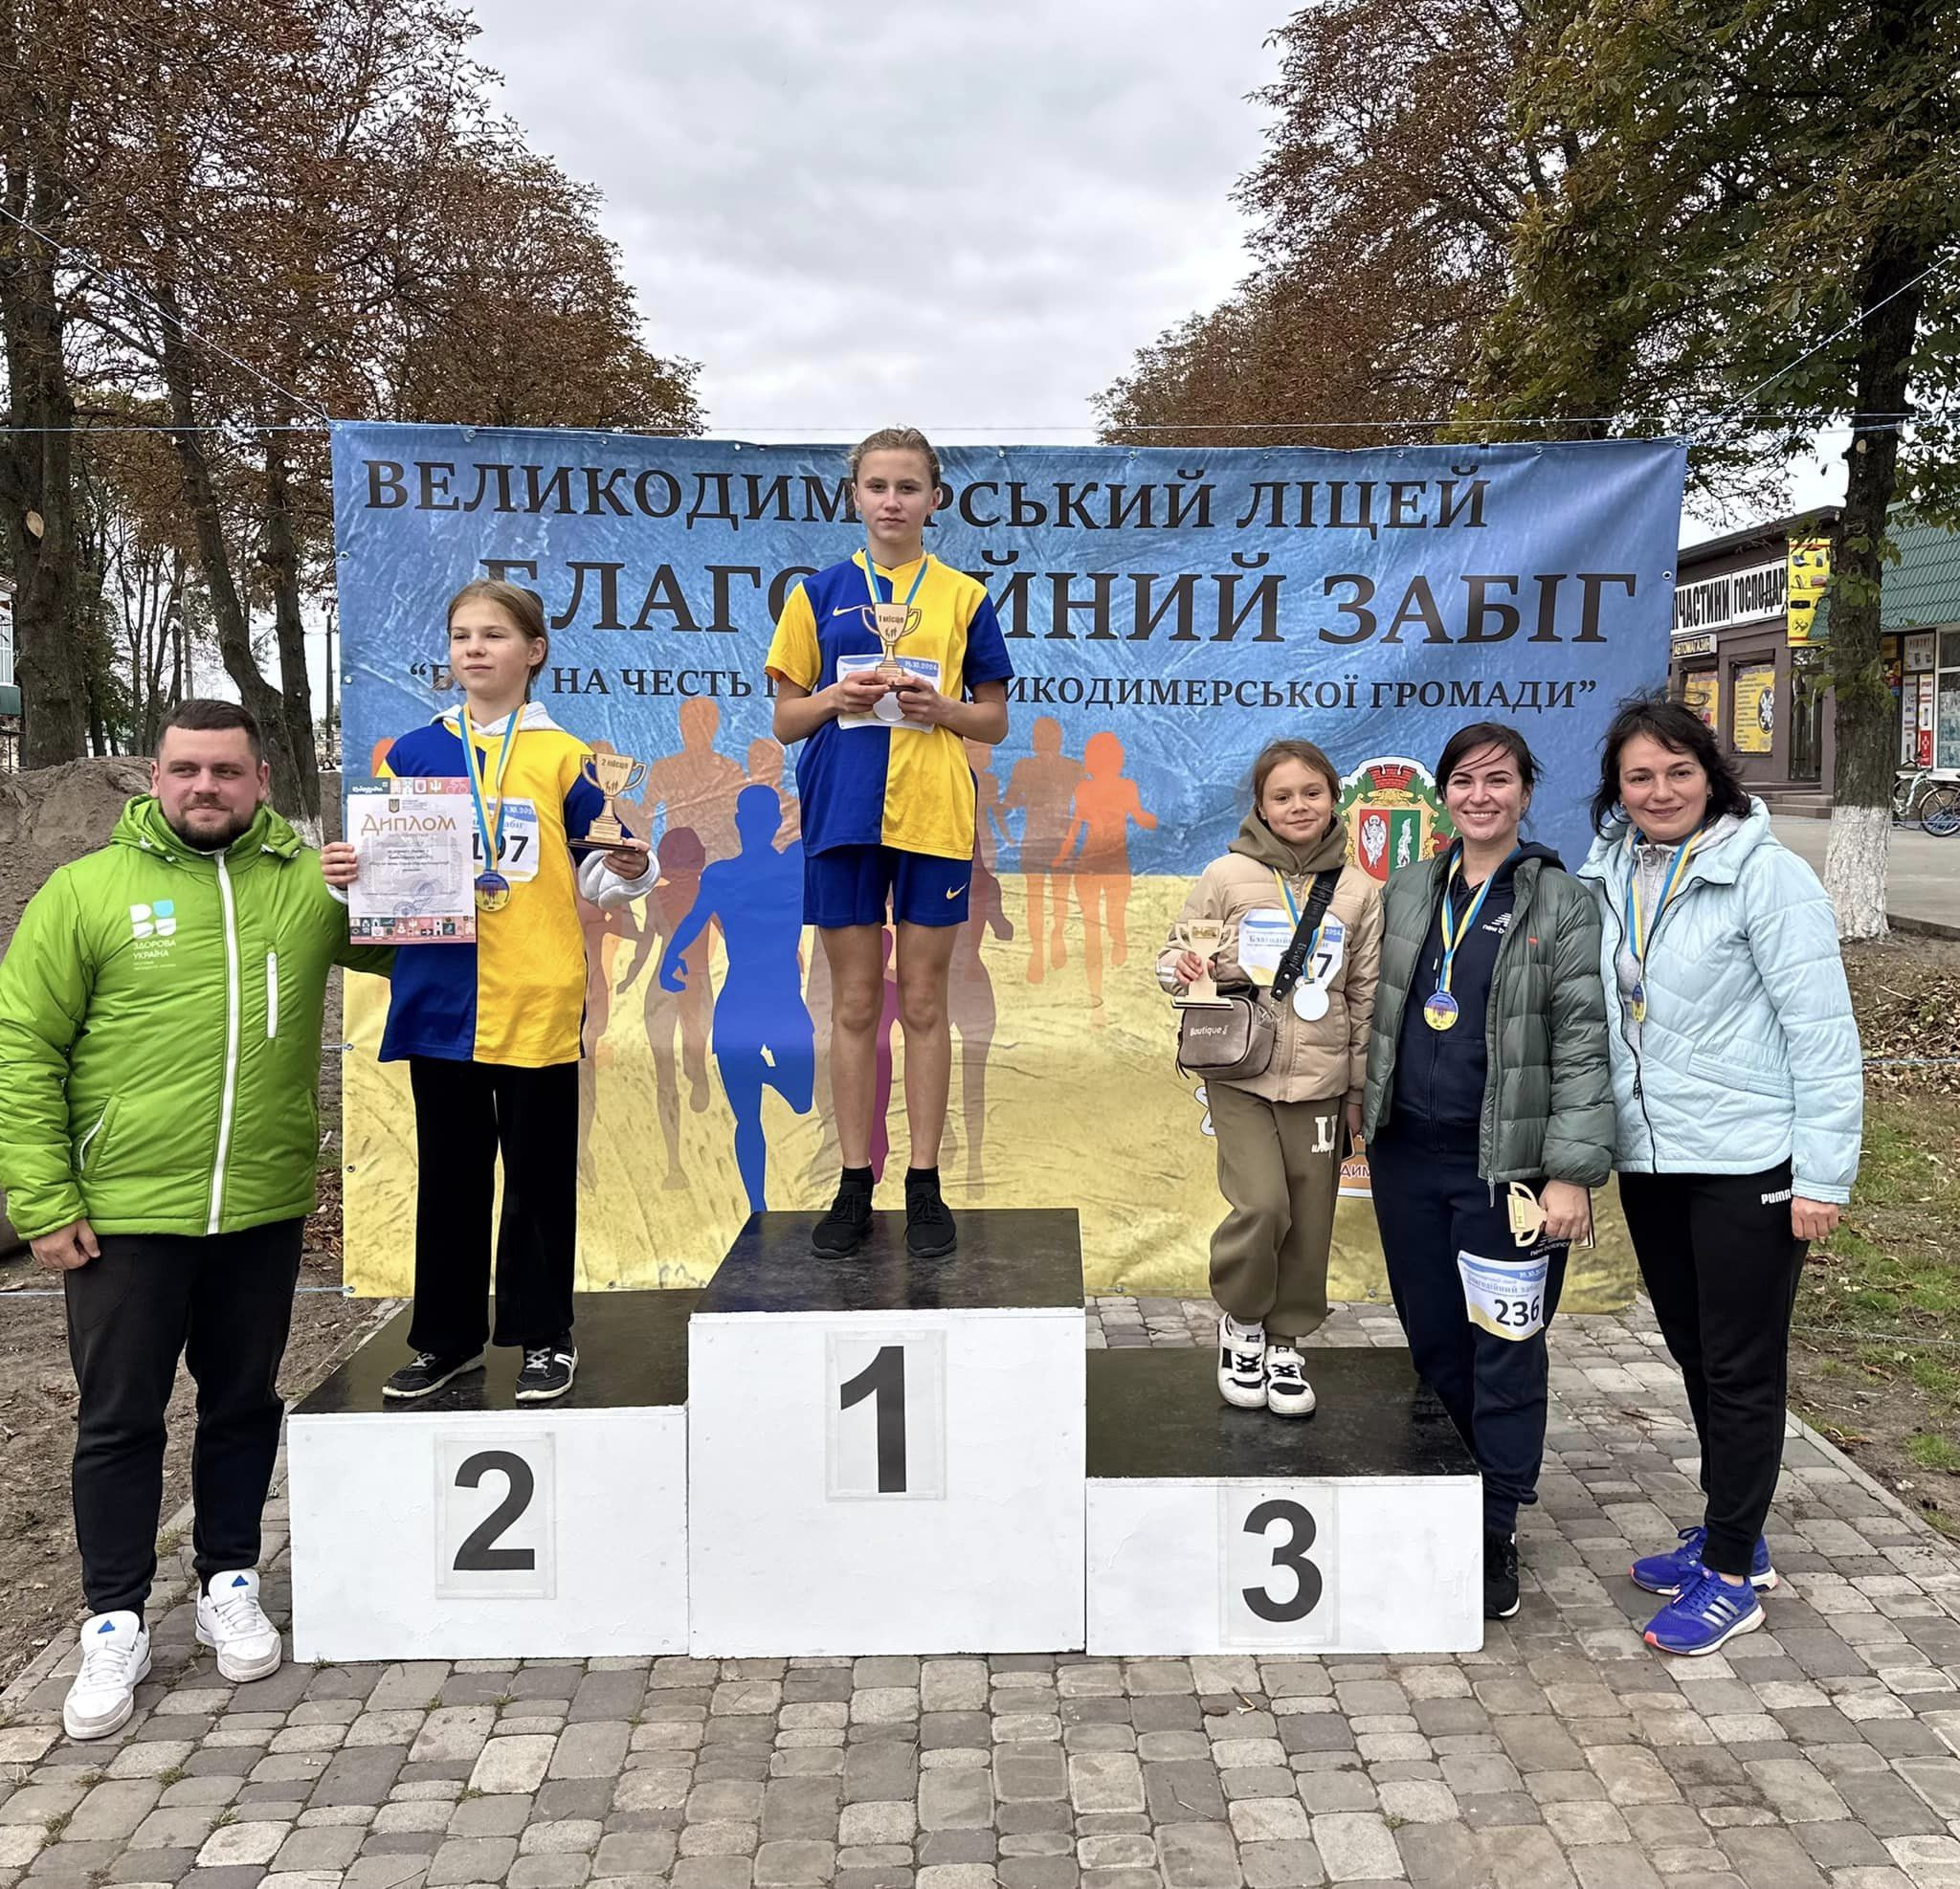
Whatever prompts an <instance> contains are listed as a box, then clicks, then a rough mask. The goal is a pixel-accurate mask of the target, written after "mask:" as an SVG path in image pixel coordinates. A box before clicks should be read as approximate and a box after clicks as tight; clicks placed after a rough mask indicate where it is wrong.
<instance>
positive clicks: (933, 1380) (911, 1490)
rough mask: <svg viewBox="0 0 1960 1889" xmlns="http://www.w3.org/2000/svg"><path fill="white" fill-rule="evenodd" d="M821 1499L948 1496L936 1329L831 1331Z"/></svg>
mask: <svg viewBox="0 0 1960 1889" xmlns="http://www.w3.org/2000/svg"><path fill="white" fill-rule="evenodd" d="M825 1363H826V1366H827V1369H826V1371H825V1377H826V1380H827V1383H828V1388H829V1409H828V1411H826V1412H825V1418H824V1458H825V1460H824V1493H825V1494H826V1495H827V1496H828V1497H830V1499H831V1500H834V1501H836V1500H843V1501H852V1500H879V1499H880V1498H882V1499H883V1500H893V1499H898V1500H903V1499H905V1498H907V1497H910V1498H911V1499H912V1500H927V1501H936V1500H939V1499H940V1498H942V1497H943V1496H944V1495H945V1494H946V1341H945V1336H944V1334H943V1333H940V1332H936V1331H928V1332H917V1333H912V1332H908V1333H905V1334H903V1335H899V1334H895V1333H890V1332H867V1333H863V1334H858V1333H855V1332H835V1331H834V1332H831V1333H829V1334H828V1343H827V1345H826V1359H825Z"/></svg>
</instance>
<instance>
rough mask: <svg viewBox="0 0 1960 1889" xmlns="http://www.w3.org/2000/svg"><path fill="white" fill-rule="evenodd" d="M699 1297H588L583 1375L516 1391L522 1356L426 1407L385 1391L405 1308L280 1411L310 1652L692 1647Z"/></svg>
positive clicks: (301, 1635)
mask: <svg viewBox="0 0 1960 1889" xmlns="http://www.w3.org/2000/svg"><path fill="white" fill-rule="evenodd" d="M699 1297H700V1295H699V1294H698V1293H693V1292H582V1293H579V1294H577V1295H575V1296H574V1298H573V1300H572V1305H573V1317H574V1319H575V1322H576V1324H575V1330H574V1333H573V1335H574V1337H575V1338H576V1340H577V1342H578V1349H579V1367H578V1379H577V1382H576V1383H574V1384H573V1386H572V1388H571V1389H570V1390H569V1391H568V1393H567V1394H566V1395H565V1396H564V1397H562V1398H560V1399H559V1400H558V1402H556V1403H555V1404H529V1405H527V1404H520V1403H518V1402H517V1401H516V1395H515V1393H516V1389H517V1368H518V1363H519V1358H518V1354H517V1353H516V1352H515V1351H512V1350H509V1349H507V1348H506V1349H493V1350H490V1351H487V1352H486V1353H485V1354H484V1355H485V1365H484V1368H483V1369H481V1370H475V1371H470V1372H468V1373H466V1374H465V1375H464V1376H462V1377H459V1378H456V1379H454V1380H452V1381H451V1382H450V1383H449V1384H446V1385H444V1386H443V1388H442V1389H440V1390H438V1391H436V1392H435V1393H434V1395H433V1396H429V1397H424V1398H421V1399H420V1400H418V1401H416V1402H413V1403H393V1402H390V1401H388V1400H385V1399H384V1398H383V1397H382V1394H381V1387H382V1385H383V1384H384V1383H386V1382H387V1380H388V1375H389V1373H390V1371H392V1370H394V1369H395V1368H396V1367H397V1366H400V1365H405V1364H407V1363H408V1361H409V1359H410V1357H411V1356H412V1353H411V1351H410V1350H409V1347H408V1330H409V1319H410V1316H411V1315H410V1313H409V1311H408V1310H407V1309H404V1310H402V1311H400V1312H398V1313H396V1314H395V1316H394V1317H393V1318H392V1319H390V1321H389V1322H388V1323H387V1324H386V1325H384V1326H383V1327H382V1329H381V1330H380V1331H378V1332H377V1333H375V1335H374V1336H373V1337H372V1338H370V1339H369V1340H368V1341H367V1344H365V1345H362V1346H361V1348H360V1349H359V1350H358V1351H356V1352H355V1353H354V1355H353V1356H352V1357H351V1358H349V1359H348V1360H347V1362H346V1363H345V1364H344V1365H342V1366H341V1367H340V1368H339V1369H338V1370H336V1371H334V1372H333V1374H332V1375H331V1376H330V1377H328V1378H327V1379H326V1380H325V1382H324V1383H323V1384H322V1385H320V1387H319V1388H318V1389H315V1390H314V1391H313V1392H312V1393H311V1394H310V1395H308V1396H306V1397H305V1398H303V1399H301V1402H300V1403H299V1404H297V1405H296V1406H295V1407H294V1408H293V1411H292V1412H291V1414H290V1415H289V1416H288V1417H287V1419H286V1493H287V1496H288V1499H289V1501H290V1507H291V1512H292V1544H293V1548H292V1555H293V1655H294V1657H295V1658H298V1659H336V1660H340V1659H414V1658H431V1659H469V1658H498V1657H518V1658H549V1657H558V1658H574V1659H588V1658H594V1657H598V1656H602V1655H607V1654H649V1653H684V1652H685V1651H686V1650H687V1411H686V1406H687V1315H688V1313H689V1311H690V1310H691V1309H692V1308H693V1305H694V1302H695V1300H697V1299H698V1298H699Z"/></svg>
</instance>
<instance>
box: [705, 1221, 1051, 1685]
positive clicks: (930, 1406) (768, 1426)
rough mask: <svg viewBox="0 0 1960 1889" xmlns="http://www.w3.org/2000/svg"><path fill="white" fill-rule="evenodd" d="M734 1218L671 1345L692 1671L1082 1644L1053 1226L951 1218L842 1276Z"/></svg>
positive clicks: (793, 1242)
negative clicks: (953, 1222) (678, 1378)
mask: <svg viewBox="0 0 1960 1889" xmlns="http://www.w3.org/2000/svg"><path fill="white" fill-rule="evenodd" d="M813 1218H814V1216H813V1215H812V1214H808V1213H761V1214H756V1215H754V1216H753V1217H752V1218H751V1219H750V1220H749V1222H748V1225H747V1226H746V1228H745V1229H744V1230H743V1233H741V1235H740V1237H739V1238H738V1239H737V1240H736V1242H735V1245H734V1247H733V1249H732V1250H731V1251H730V1252H729V1254H728V1256H727V1258H726V1259H724V1261H723V1262H722V1267H721V1270H720V1271H719V1272H718V1273H717V1274H716V1275H715V1278H714V1281H713V1283H712V1284H710V1285H709V1287H708V1288H707V1290H706V1291H705V1292H704V1293H703V1294H702V1299H701V1302H700V1303H699V1304H698V1305H697V1306H696V1307H695V1311H694V1317H693V1320H692V1321H691V1325H690V1330H691V1337H690V1341H689V1345H688V1382H689V1385H690V1387H691V1394H690V1399H689V1403H688V1412H687V1431H688V1487H689V1511H690V1524H689V1540H688V1552H689V1564H690V1567H691V1571H692V1581H691V1590H692V1613H693V1622H692V1630H691V1632H690V1633H689V1641H690V1644H691V1646H692V1649H693V1651H694V1652H695V1653H696V1654H697V1655H703V1656H704V1655H715V1654H765V1653H769V1654H791V1655H793V1654H846V1653H852V1654H855V1653H1045V1652H1051V1651H1055V1650H1057V1649H1061V1648H1069V1647H1079V1646H1080V1645H1081V1643H1082V1528H1083V1512H1082V1461H1083V1456H1082V1435H1083V1409H1084V1406H1083V1381H1084V1364H1083V1360H1084V1356H1085V1353H1084V1351H1083V1348H1082V1338H1083V1315H1082V1260H1081V1245H1080V1233H1079V1231H1078V1227H1077V1222H1076V1216H1075V1214H1074V1213H1073V1212H1072V1211H1070V1212H1049V1211H1016V1210H1003V1211H991V1212H968V1213H964V1214H962V1215H961V1216H960V1244H959V1249H958V1251H957V1252H955V1253H952V1254H949V1255H948V1256H947V1257H945V1258H944V1259H914V1258H911V1257H910V1256H908V1255H907V1254H906V1252H905V1233H904V1218H903V1216H902V1214H898V1213H879V1214H877V1215H875V1216H874V1221H873V1229H872V1234H871V1238H870V1240H869V1241H868V1242H867V1244H866V1245H865V1246H864V1247H863V1248H862V1249H861V1250H860V1251H859V1252H858V1253H857V1254H856V1255H854V1256H852V1257H851V1258H849V1259H841V1260H839V1259H820V1258H816V1257H814V1256H813V1255H812V1253H811V1251H810V1229H811V1226H812V1224H813Z"/></svg>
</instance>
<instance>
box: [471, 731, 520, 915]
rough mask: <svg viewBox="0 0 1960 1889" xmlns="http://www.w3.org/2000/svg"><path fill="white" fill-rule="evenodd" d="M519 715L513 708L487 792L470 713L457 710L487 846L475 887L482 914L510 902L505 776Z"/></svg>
mask: <svg viewBox="0 0 1960 1889" xmlns="http://www.w3.org/2000/svg"><path fill="white" fill-rule="evenodd" d="M519 713H520V711H519V710H516V709H513V710H512V711H511V713H510V718H509V720H508V722H506V724H505V727H504V731H503V746H502V748H501V751H500V752H499V754H498V756H497V778H496V780H495V781H494V782H493V783H492V784H491V787H490V789H489V790H488V792H487V793H486V792H485V790H484V787H483V768H482V764H481V763H480V762H479V759H478V757H477V735H476V730H475V729H474V728H473V727H472V726H471V725H470V711H469V709H468V707H467V706H465V707H463V708H460V709H458V710H457V720H458V722H460V723H461V726H462V737H463V766H464V767H465V768H466V769H467V771H468V773H469V777H470V806H471V808H472V809H473V810H474V811H475V813H476V816H477V836H478V838H479V839H480V840H481V841H482V843H483V870H482V871H481V872H480V873H479V874H478V875H477V878H476V881H475V884H474V885H473V886H472V888H471V889H472V891H473V892H474V894H475V897H476V900H477V909H478V911H479V912H501V911H502V909H503V908H504V906H506V905H507V904H509V903H510V881H509V880H508V879H507V878H504V877H503V875H502V874H501V873H500V872H499V871H498V870H497V867H498V863H499V861H501V859H502V857H503V777H504V775H505V774H507V773H508V772H509V771H510V757H511V755H512V754H513V753H515V752H516V749H517V732H518V717H519Z"/></svg>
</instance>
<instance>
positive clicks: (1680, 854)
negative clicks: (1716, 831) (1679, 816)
mask: <svg viewBox="0 0 1960 1889" xmlns="http://www.w3.org/2000/svg"><path fill="white" fill-rule="evenodd" d="M1701 836H1702V835H1701V834H1700V833H1689V834H1688V836H1687V838H1686V839H1684V840H1683V841H1682V844H1681V847H1680V850H1679V851H1677V852H1676V854H1675V856H1674V858H1673V859H1672V860H1671V861H1670V862H1669V864H1668V868H1667V877H1666V878H1663V879H1662V880H1661V881H1660V898H1659V900H1658V901H1657V903H1656V904H1655V907H1654V919H1653V922H1652V923H1648V924H1643V923H1642V922H1641V920H1640V867H1639V861H1638V860H1637V858H1636V857H1635V856H1634V849H1635V847H1636V846H1637V844H1638V840H1639V835H1638V833H1629V834H1628V835H1627V859H1628V862H1629V863H1630V864H1631V865H1632V867H1633V870H1632V871H1631V872H1630V873H1629V874H1628V875H1627V943H1628V945H1630V946H1631V947H1632V950H1633V954H1634V962H1635V964H1637V965H1638V966H1639V967H1640V969H1641V970H1642V971H1643V972H1644V971H1645V970H1646V968H1647V946H1648V945H1650V944H1652V943H1653V941H1654V927H1655V925H1658V924H1659V922H1660V915H1661V913H1662V912H1664V911H1666V909H1667V901H1668V900H1670V899H1672V898H1673V897H1674V895H1675V894H1676V893H1677V892H1679V891H1680V890H1681V882H1682V879H1683V878H1686V877H1687V870H1688V860H1689V859H1690V858H1691V857H1692V856H1693V855H1694V851H1695V842H1696V841H1697V840H1699V839H1700V838H1701Z"/></svg>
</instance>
